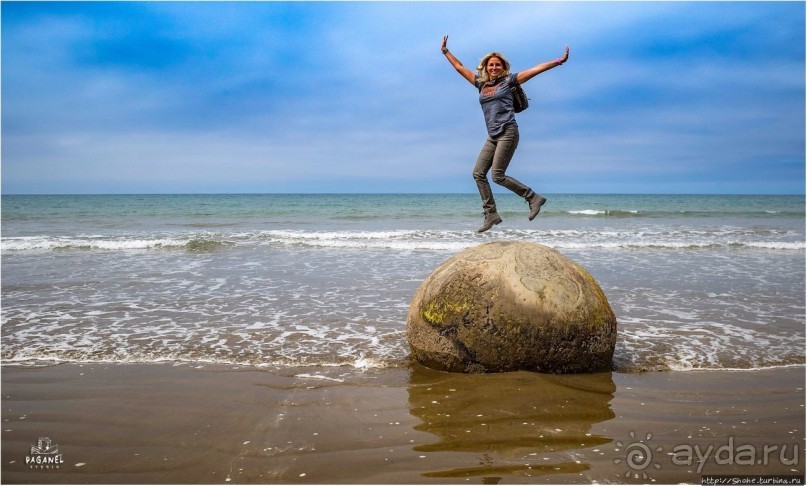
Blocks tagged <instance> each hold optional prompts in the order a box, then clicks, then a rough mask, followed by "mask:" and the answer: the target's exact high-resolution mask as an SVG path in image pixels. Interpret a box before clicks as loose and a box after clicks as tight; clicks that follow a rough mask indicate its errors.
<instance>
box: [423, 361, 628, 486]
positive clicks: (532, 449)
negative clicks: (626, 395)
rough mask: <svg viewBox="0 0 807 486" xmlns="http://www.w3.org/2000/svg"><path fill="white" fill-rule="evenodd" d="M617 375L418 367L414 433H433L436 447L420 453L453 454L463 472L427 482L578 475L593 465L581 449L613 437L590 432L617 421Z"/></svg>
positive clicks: (440, 473) (425, 447)
mask: <svg viewBox="0 0 807 486" xmlns="http://www.w3.org/2000/svg"><path fill="white" fill-rule="evenodd" d="M615 390H616V387H615V385H614V382H613V380H612V378H611V373H610V372H609V373H597V374H586V375H543V374H538V373H527V372H517V373H500V374H487V375H464V374H450V373H441V372H436V371H432V370H429V369H427V368H424V367H422V366H419V365H414V366H413V369H412V374H411V379H410V384H409V410H410V413H411V414H412V415H413V416H415V417H417V418H418V419H420V420H421V423H420V424H419V425H417V426H415V429H416V430H418V431H422V432H428V433H431V434H434V435H435V436H436V437H437V440H436V441H435V442H433V443H429V444H424V445H418V446H416V447H415V448H414V449H415V450H416V451H418V452H423V453H438V452H446V453H448V452H453V453H464V454H461V455H458V456H457V461H456V462H457V467H456V468H452V469H447V470H441V471H432V472H427V473H424V474H423V475H424V476H425V477H432V478H458V477H482V479H483V482H484V483H495V482H497V481H498V480H499V479H501V477H502V476H519V477H528V476H541V475H546V474H558V473H565V474H568V473H576V472H577V473H579V472H582V471H585V470H588V469H589V468H590V466H589V464H587V463H585V462H584V461H581V460H579V459H577V458H576V454H575V453H574V452H575V451H577V450H579V449H584V448H591V447H596V446H599V445H601V444H605V443H608V442H611V441H612V439H611V438H608V437H603V436H599V435H595V434H592V433H591V432H590V430H591V426H592V425H594V424H596V423H599V422H603V421H606V420H610V419H612V418H614V413H613V411H612V410H611V406H610V401H611V399H612V398H613V394H614V391H615Z"/></svg>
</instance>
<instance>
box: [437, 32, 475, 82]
mask: <svg viewBox="0 0 807 486" xmlns="http://www.w3.org/2000/svg"><path fill="white" fill-rule="evenodd" d="M447 43H448V36H444V37H443V46H442V48H441V49H442V51H443V54H445V56H446V59H448V62H450V63H451V65H452V66H454V69H456V70H457V72H458V73H460V76H462V77H463V78H465V79H467V80H468V82H469V83H471V84H474V79H475V78H476V76H475V75H474V73H473V71H471V70H470V69H468V68H467V67H465V66H463V65H462V63H461V62H460V60H459V59H457V58H456V57H454V54H451V52H450V51H449V50H448V47H446V44H447Z"/></svg>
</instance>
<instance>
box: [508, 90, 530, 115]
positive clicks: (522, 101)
mask: <svg viewBox="0 0 807 486" xmlns="http://www.w3.org/2000/svg"><path fill="white" fill-rule="evenodd" d="M510 91H511V92H512V93H513V111H515V112H516V113H521V112H522V111H524V110H526V109H527V108H529V106H530V99H529V98H527V93H525V92H524V88H522V87H521V85H520V84H517V85H515V86H513V87H512V88H510Z"/></svg>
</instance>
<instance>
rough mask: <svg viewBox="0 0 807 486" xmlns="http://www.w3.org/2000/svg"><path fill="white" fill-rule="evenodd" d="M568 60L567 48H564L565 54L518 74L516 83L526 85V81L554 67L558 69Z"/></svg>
mask: <svg viewBox="0 0 807 486" xmlns="http://www.w3.org/2000/svg"><path fill="white" fill-rule="evenodd" d="M568 60H569V46H566V52H565V53H564V54H563V56H561V57H559V58H557V59H555V60H554V61H549V62H542V63H541V64H538V65H536V66H534V67H531V68H529V69H525V70H524V71H521V72H519V73H518V76H516V80H517V81H518V84H523V83H526V82H527V81H529V80H530V79H532V78H534V77H535V76H537V75H539V74H541V73H542V72H544V71H549V70H550V69H552V68H554V67H558V66H560V65H561V64H563V63H564V62H566V61H568Z"/></svg>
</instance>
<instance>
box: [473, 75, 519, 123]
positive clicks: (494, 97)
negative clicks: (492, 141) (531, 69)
mask: <svg viewBox="0 0 807 486" xmlns="http://www.w3.org/2000/svg"><path fill="white" fill-rule="evenodd" d="M516 74H518V73H516ZM516 74H510V75H508V76H507V77H506V78H499V79H498V80H497V81H494V82H493V83H491V82H487V83H483V82H481V81H480V80H479V76H477V77H476V79H475V80H474V84H475V85H476V87H477V88H478V89H479V104H481V105H482V113H483V114H484V115H485V126H487V129H488V135H489V136H490V137H498V136H499V135H501V134H502V133H503V132H504V129H505V127H507V125H515V126H518V124H517V123H516V112H515V111H513V94H512V93H511V91H510V88H512V87H513V86H518V80H517V79H516Z"/></svg>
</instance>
